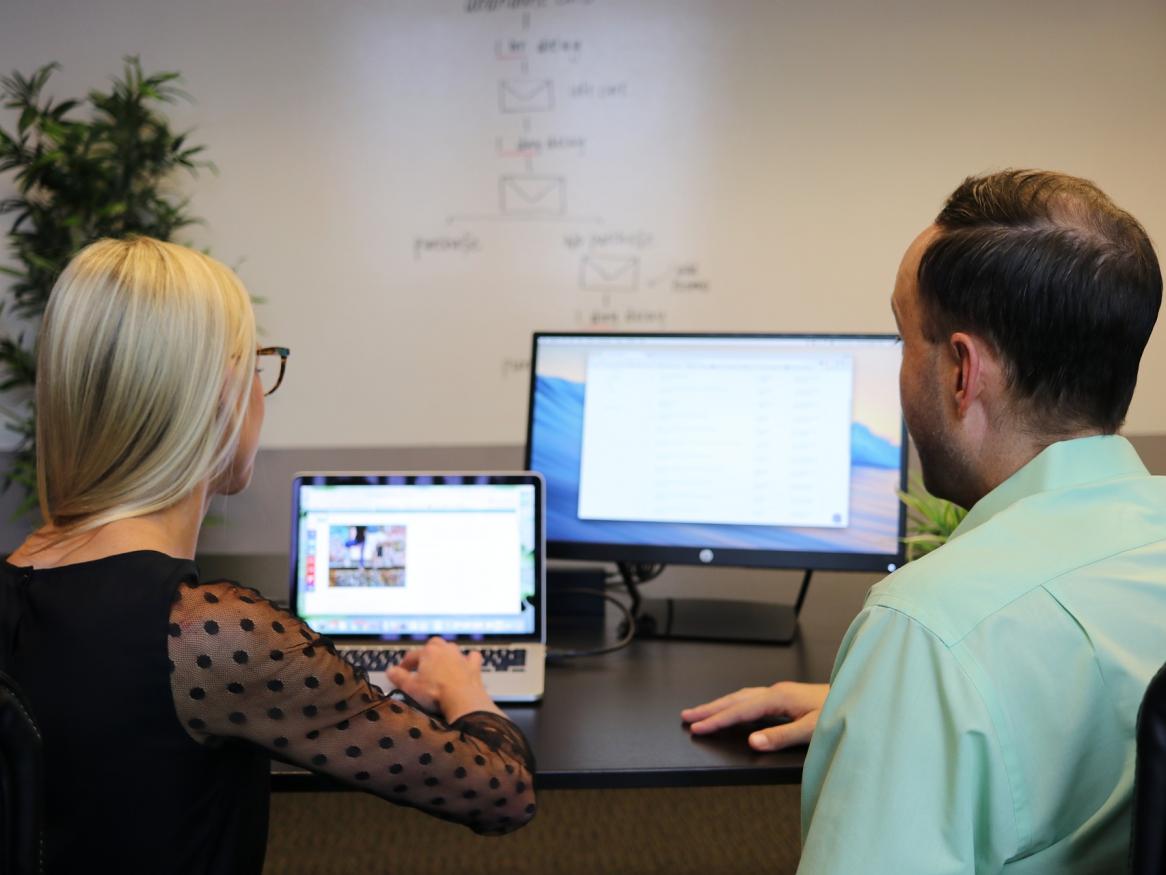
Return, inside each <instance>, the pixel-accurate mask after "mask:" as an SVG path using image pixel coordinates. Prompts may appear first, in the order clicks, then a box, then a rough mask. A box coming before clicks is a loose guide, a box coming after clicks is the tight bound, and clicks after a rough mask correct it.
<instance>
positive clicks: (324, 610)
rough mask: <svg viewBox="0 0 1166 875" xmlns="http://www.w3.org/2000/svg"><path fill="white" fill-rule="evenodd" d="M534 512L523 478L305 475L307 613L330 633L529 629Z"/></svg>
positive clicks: (302, 605)
mask: <svg viewBox="0 0 1166 875" xmlns="http://www.w3.org/2000/svg"><path fill="white" fill-rule="evenodd" d="M534 513H535V507H534V490H533V488H532V487H529V486H522V485H490V486H483V485H449V484H442V485H421V484H410V485H392V484H375V485H373V484H361V485H324V486H304V487H302V488H301V494H300V519H299V521H298V530H299V531H298V537H299V539H300V542H299V551H298V552H299V568H298V569H297V576H298V578H299V610H300V614H301V616H303V617H304V618H305V619H306V620H308V622H309V623H311V624H312V625H313V626H314V627H315V628H317V629H318V630H319V631H321V632H371V633H377V632H406V633H425V634H473V633H476V632H491V633H501V632H511V633H528V632H530V631H532V630H533V628H534V627H533V618H532V616H531V613H530V610H529V604H528V602H527V599H528V598H529V597H530V596H531V595H532V594H533V592H534V581H533V575H534V573H535V568H534V558H533V551H534V549H535V544H534V538H535V525H534Z"/></svg>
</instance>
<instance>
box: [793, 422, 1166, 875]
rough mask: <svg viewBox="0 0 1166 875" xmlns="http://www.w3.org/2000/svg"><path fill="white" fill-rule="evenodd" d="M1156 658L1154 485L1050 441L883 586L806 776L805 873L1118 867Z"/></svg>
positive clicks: (1163, 530)
mask: <svg viewBox="0 0 1166 875" xmlns="http://www.w3.org/2000/svg"><path fill="white" fill-rule="evenodd" d="M1163 662H1166V478H1163V477H1151V476H1150V475H1149V474H1148V472H1147V471H1146V469H1145V467H1144V466H1143V465H1142V463H1141V460H1139V458H1138V456H1137V453H1136V452H1135V451H1134V449H1133V447H1131V446H1130V444H1129V443H1128V442H1127V441H1126V440H1125V439H1124V438H1121V437H1116V436H1115V437H1090V438H1082V439H1078V440H1072V441H1065V442H1062V443H1057V444H1053V445H1052V446H1050V447H1048V448H1047V449H1045V450H1044V451H1043V452H1042V453H1040V455H1038V456H1037V457H1036V458H1035V459H1033V460H1032V461H1031V462H1030V463H1029V464H1027V465H1026V466H1025V467H1023V468H1022V469H1021V470H1020V471H1018V472H1017V473H1016V474H1014V475H1013V476H1012V477H1011V478H1009V479H1008V480H1007V481H1005V482H1004V483H1003V484H1001V485H1000V486H999V487H997V488H996V489H994V490H993V491H992V492H990V493H989V494H988V495H986V496H985V497H984V498H983V499H982V500H981V501H979V502H978V503H977V504H976V506H975V507H973V508H972V510H971V512H970V513H969V514H968V516H967V517H966V518H965V520H964V521H963V523H962V524H961V525H960V527H959V528H958V529H957V530H956V532H955V533H954V534H953V536H952V538H951V539H950V541H949V542H948V543H947V544H946V545H945V546H943V547H942V548H940V549H939V550H937V551H935V552H934V553H931V554H929V555H927V556H925V557H923V558H922V559H920V560H918V561H915V562H912V563H910V564H909V565H906V566H904V567H903V568H901V569H900V570H899V571H897V572H895V573H894V574H892V575H891V576H889V577H888V578H886V579H885V580H883V581H882V582H880V583H879V584H877V585H876V586H874V587H873V588H872V589H871V591H870V595H869V596H868V597H867V600H866V604H865V606H864V608H863V610H862V612H861V613H860V614H859V615H858V617H857V618H856V619H855V621H854V623H853V624H851V626H850V629H849V631H848V632H847V633H846V637H845V638H844V639H843V642H842V646H841V648H840V650H839V653H838V658H837V661H836V662H835V665H834V671H833V676H832V679H831V683H832V686H831V690H830V695H829V697H828V698H827V700H826V705H825V707H824V708H823V709H822V714H821V717H820V719H819V722H818V727H817V729H816V731H815V733H814V738H813V742H812V743H811V744H810V749H809V753H808V755H807V758H806V766H805V771H804V775H803V782H802V838H803V852H802V860H801V865H800V867H799V869H798V872H799V873H802V875H810V873H814V875H817V873H839V875H860V873H885V875H910V873H927V875H943V873H972V872H975V873H986V872H1007V873H1010V875H1021V873H1025V875H1028V873H1038V872H1039V873H1058V875H1060V873H1068V875H1080V873H1107V875H1108V873H1118V872H1123V871H1125V865H1126V855H1127V850H1128V847H1129V831H1130V803H1131V795H1132V789H1133V767H1134V755H1135V746H1134V730H1135V723H1136V719H1137V712H1138V706H1139V704H1140V702H1141V699H1142V695H1143V694H1144V692H1145V689H1146V686H1147V684H1148V683H1149V681H1150V678H1151V677H1153V675H1154V673H1155V672H1156V671H1157V669H1158V668H1159V667H1161V665H1162V664H1163Z"/></svg>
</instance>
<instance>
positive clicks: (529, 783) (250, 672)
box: [169, 581, 535, 834]
mask: <svg viewBox="0 0 1166 875" xmlns="http://www.w3.org/2000/svg"><path fill="white" fill-rule="evenodd" d="M170 621H171V622H170V638H169V651H170V660H171V662H172V664H173V671H172V673H171V676H170V677H171V690H172V693H173V696H174V705H175V710H176V711H177V714H178V718H179V720H180V721H181V723H182V725H183V727H184V728H185V729H186V731H187V733H188V734H189V735H190V736H191V737H192V738H194V739H195V740H196V741H198V742H200V743H203V744H212V745H213V744H216V743H221V739H225V738H239V739H245V740H247V741H250V742H252V743H254V744H257V745H259V746H261V747H264V748H266V749H267V750H269V751H271V752H272V753H273V754H275V755H277V756H279V757H280V758H282V759H285V760H288V761H289V762H292V763H296V764H297V765H300V766H303V767H304V768H307V769H311V770H312V771H314V772H321V773H324V774H327V775H330V776H332V777H334V778H336V779H338V780H340V781H343V782H345V783H347V784H350V785H352V787H353V788H354V789H358V790H366V791H368V792H371V793H375V794H376V795H378V796H381V797H383V798H385V799H388V800H389V801H391V802H395V803H398V804H401V805H409V806H412V807H414V808H420V809H422V810H423V811H426V812H428V813H430V814H433V815H435V816H437V817H440V818H442V819H445V820H453V821H457V822H460V823H464V824H466V825H468V826H469V827H470V828H471V829H473V830H474V831H475V832H479V833H484V834H496V833H504V832H509V831H510V830H513V829H516V828H518V827H519V826H522V825H523V824H524V823H526V822H527V821H528V820H530V819H531V817H533V816H534V811H535V803H534V787H533V779H532V773H533V771H534V763H533V757H532V756H531V752H530V747H529V745H528V744H527V741H526V738H525V737H524V736H523V734H522V731H521V730H520V729H518V727H517V726H515V725H514V724H513V723H511V722H510V721H509V720H506V719H505V718H503V717H500V716H498V715H497V714H492V713H486V712H474V713H472V714H467V715H465V716H463V717H461V718H459V719H458V720H456V721H455V722H454V723H453V725H448V724H446V723H445V722H444V721H442V720H440V719H438V718H437V717H434V716H431V715H429V714H426V713H425V712H423V711H421V710H419V709H418V708H415V707H413V706H412V704H411V703H410V702H408V701H404V700H402V699H399V698H396V697H387V696H385V695H383V693H382V692H381V690H380V689H379V688H378V687H374V686H372V685H370V684H369V682H368V680H367V676H366V675H365V673H364V672H363V671H361V670H359V669H355V668H353V667H352V666H351V665H349V663H347V662H346V661H344V660H343V659H342V658H341V657H339V656H337V654H336V648H335V646H334V645H333V644H332V642H331V641H329V640H328V639H327V638H323V637H320V636H318V635H316V634H315V632H313V631H312V629H311V628H309V627H308V625H307V624H306V623H304V622H302V621H301V620H299V619H298V618H296V617H294V616H292V615H291V614H289V613H288V612H286V611H281V610H279V609H278V608H276V607H275V606H274V605H272V604H271V603H270V602H269V601H267V600H266V599H264V598H263V597H262V596H260V595H259V593H257V592H256V591H255V590H252V589H245V588H243V587H240V586H238V585H236V584H233V583H225V582H222V583H204V584H199V583H198V582H196V581H191V582H187V583H181V584H179V586H178V589H177V590H176V592H175V601H174V604H173V606H172V608H171V614H170Z"/></svg>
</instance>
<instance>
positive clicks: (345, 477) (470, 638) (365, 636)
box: [288, 471, 547, 645]
mask: <svg viewBox="0 0 1166 875" xmlns="http://www.w3.org/2000/svg"><path fill="white" fill-rule="evenodd" d="M397 485H400V486H423V485H434V486H442V485H450V486H467V485H468V486H484V487H485V486H533V487H534V495H535V499H534V500H535V508H536V511H535V514H534V529H535V531H534V543H535V550H534V562H535V570H534V580H535V592H534V599H533V605H534V609H535V610H534V631H533V632H526V633H516V632H501V633H481V634H459V635H442V636H440V637H443V638H448V639H449V640H451V641H458V642H461V643H466V644H476V645H482V644H488V643H491V642H498V643H501V642H507V643H530V644H539V643H545V642H546V601H547V600H546V532H545V530H544V517H545V514H546V505H545V487H544V483H543V478H542V475H541V474H538V473H536V472H533V471H502V472H498V471H433V472H426V471H301V472H299V473H297V474H296V476H295V477H294V478H293V480H292V502H291V539H290V540H291V549H290V551H289V558H290V562H289V566H288V605H289V607H290V609H291V612H292V613H293V614H295V615H296V616H297V617H299V616H300V611H299V579H298V570H299V558H300V557H299V551H300V537H299V518H300V496H301V493H302V490H303V487H305V486H397ZM301 619H302V618H301ZM322 634H324V635H325V636H326V637H328V638H332V639H334V640H336V641H345V640H360V641H364V642H380V641H383V642H388V643H405V644H418V643H423V642H424V641H426V640H427V639H429V638H431V637H433V636H432V635H428V634H426V635H407V634H397V633H382V634H376V633H368V632H325V633H322Z"/></svg>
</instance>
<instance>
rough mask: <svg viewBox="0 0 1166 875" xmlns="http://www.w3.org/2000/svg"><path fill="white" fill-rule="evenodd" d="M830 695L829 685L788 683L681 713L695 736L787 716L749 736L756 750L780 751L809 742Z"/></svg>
mask: <svg viewBox="0 0 1166 875" xmlns="http://www.w3.org/2000/svg"><path fill="white" fill-rule="evenodd" d="M829 692H830V685H829V684H795V683H790V682H788V681H783V682H781V683H776V684H774V685H773V686H772V687H747V688H745V689H743V690H737V692H735V693H729V695H727V696H721V698H719V699H716V700H714V701H712V702H706V703H705V704H703V705H697V706H696V707H695V708H685V709H684V710H683V711H681V712H680V719H681V720H683V721H684V722H685V723H688V724H690V726H689V727H688V728H689V729H690V730H691V731H692V733H693V734H694V735H707V734H708V733H710V732H716V731H717V730H718V729H724V728H725V727H727V726H735V725H736V724H738V723H749V722H751V721H754V720H765V719H768V718H782V717H784V718H786V719H787V720H788V721H789V722H788V723H781V724H778V725H776V726H770V727H767V728H765V729H759V730H757V731H756V732H753V733H750V735H749V746H750V747H751V748H753V749H754V750H780V749H781V748H783V747H792V746H794V745H796V744H809V743H810V736H811V735H813V734H814V727H815V726H817V725H818V714H820V713H821V711H822V705H823V704H824V703H825V701H826V694H827V693H829Z"/></svg>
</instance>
